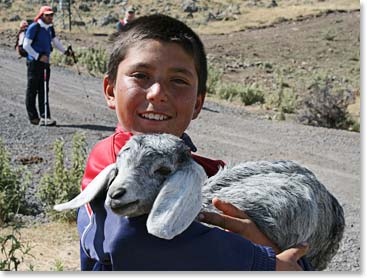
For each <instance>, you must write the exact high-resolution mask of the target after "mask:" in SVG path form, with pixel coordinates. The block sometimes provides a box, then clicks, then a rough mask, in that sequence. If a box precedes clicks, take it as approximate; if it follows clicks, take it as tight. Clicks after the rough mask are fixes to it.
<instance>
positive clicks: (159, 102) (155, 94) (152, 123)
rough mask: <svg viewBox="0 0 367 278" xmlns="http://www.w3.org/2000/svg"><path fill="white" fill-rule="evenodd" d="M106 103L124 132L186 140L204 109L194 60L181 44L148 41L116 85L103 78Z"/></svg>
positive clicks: (129, 58)
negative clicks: (198, 93) (172, 135)
mask: <svg viewBox="0 0 367 278" xmlns="http://www.w3.org/2000/svg"><path fill="white" fill-rule="evenodd" d="M104 89H105V96H106V100H107V103H108V105H109V107H110V108H112V109H115V110H116V114H117V117H118V119H119V122H120V124H121V125H122V127H123V129H124V130H125V131H128V132H132V133H134V134H137V133H163V132H164V133H170V134H174V135H176V136H181V135H182V133H183V132H184V131H185V130H186V128H187V127H188V125H189V124H190V122H191V120H192V119H195V118H196V117H197V116H198V114H199V112H200V110H201V108H202V105H203V101H204V96H203V95H199V96H198V95H197V89H198V75H197V71H196V68H195V64H194V60H193V58H192V57H191V56H190V55H189V54H187V53H186V52H185V51H184V50H183V49H182V48H181V46H179V45H178V44H176V43H166V42H161V41H157V40H143V41H141V42H140V43H138V44H136V45H134V46H131V47H130V48H129V50H128V51H127V54H126V57H125V59H123V60H122V62H121V63H120V65H119V67H118V72H117V79H116V84H115V86H113V85H112V84H109V82H108V77H105V80H104Z"/></svg>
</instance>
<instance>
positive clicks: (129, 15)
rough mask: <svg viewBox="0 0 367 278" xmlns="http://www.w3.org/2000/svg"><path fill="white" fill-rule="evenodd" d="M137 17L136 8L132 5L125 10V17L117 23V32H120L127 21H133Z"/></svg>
mask: <svg viewBox="0 0 367 278" xmlns="http://www.w3.org/2000/svg"><path fill="white" fill-rule="evenodd" d="M134 19H135V8H134V7H132V6H130V7H128V8H127V9H126V11H125V17H124V18H123V19H120V20H119V21H118V22H117V24H116V29H117V32H120V31H121V29H122V27H123V26H124V25H126V24H127V23H129V22H131V21H133V20H134Z"/></svg>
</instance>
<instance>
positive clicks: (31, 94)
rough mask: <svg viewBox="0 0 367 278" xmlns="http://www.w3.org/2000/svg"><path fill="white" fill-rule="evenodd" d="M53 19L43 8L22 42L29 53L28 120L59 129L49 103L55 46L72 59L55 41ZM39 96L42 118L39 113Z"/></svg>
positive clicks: (47, 7)
mask: <svg viewBox="0 0 367 278" xmlns="http://www.w3.org/2000/svg"><path fill="white" fill-rule="evenodd" d="M53 15H54V12H53V10H52V8H51V7H49V6H43V7H41V9H40V11H39V13H38V15H37V16H36V17H35V19H34V22H33V23H32V24H31V25H29V27H28V29H27V32H26V35H25V39H24V42H23V47H24V49H25V50H26V51H27V53H28V56H27V78H28V83H27V91H26V100H25V103H26V108H27V113H28V118H29V120H30V122H31V124H34V125H38V124H40V125H56V121H55V120H53V119H51V113H50V107H49V101H48V92H49V80H50V73H51V70H50V54H51V51H52V44H53V46H54V47H56V48H57V49H58V50H59V51H60V52H62V53H63V54H65V55H67V56H70V55H71V53H69V51H68V50H66V49H65V48H64V47H63V45H62V44H61V42H60V40H59V39H58V38H57V37H56V34H55V30H54V28H53V26H52V21H53ZM45 90H46V92H45ZM37 94H38V108H39V114H38V112H37V109H36V97H37Z"/></svg>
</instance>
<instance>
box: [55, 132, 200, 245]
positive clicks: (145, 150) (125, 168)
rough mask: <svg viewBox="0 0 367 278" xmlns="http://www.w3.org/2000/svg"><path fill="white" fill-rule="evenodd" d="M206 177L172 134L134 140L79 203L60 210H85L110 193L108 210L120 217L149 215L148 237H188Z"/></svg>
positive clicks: (127, 144)
mask: <svg viewBox="0 0 367 278" xmlns="http://www.w3.org/2000/svg"><path fill="white" fill-rule="evenodd" d="M205 179H206V174H205V172H204V170H203V169H202V167H201V166H199V165H198V164H197V163H195V162H194V161H193V160H192V158H191V155H190V149H189V148H188V147H187V146H186V145H185V143H184V142H183V141H182V140H181V139H179V138H177V137H175V136H173V135H168V134H145V135H136V136H133V137H132V138H131V139H130V140H129V141H128V142H127V143H126V145H125V146H124V147H123V148H122V149H121V151H120V152H119V154H118V157H117V159H116V163H114V164H111V165H109V166H107V167H106V168H105V169H104V170H103V171H101V172H100V174H99V175H98V176H97V177H96V178H95V179H94V180H93V181H92V182H91V183H90V184H89V185H88V186H87V188H86V189H85V190H84V191H82V192H81V193H80V194H79V195H78V196H77V197H75V198H74V199H73V200H71V201H70V202H68V203H65V204H60V205H56V206H55V207H54V208H55V209H56V210H64V209H72V208H77V207H80V206H82V205H84V204H86V203H88V202H90V201H92V200H93V199H94V198H95V197H96V196H97V195H98V194H99V193H100V192H102V191H103V189H107V196H106V199H105V205H106V206H107V207H110V208H111V210H112V211H113V212H114V213H116V214H120V215H124V216H129V217H134V216H139V215H143V214H148V213H149V217H148V220H147V228H148V232H149V233H151V234H154V235H156V236H159V237H161V238H166V239H170V238H173V237H174V236H175V235H177V234H179V233H181V232H182V231H184V230H185V229H186V228H187V227H188V225H190V223H191V222H192V221H193V220H194V218H195V217H196V215H197V214H198V213H199V211H200V208H201V186H202V184H203V183H204V181H205Z"/></svg>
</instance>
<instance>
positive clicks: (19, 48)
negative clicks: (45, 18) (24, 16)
mask: <svg viewBox="0 0 367 278" xmlns="http://www.w3.org/2000/svg"><path fill="white" fill-rule="evenodd" d="M27 29H28V28H25V29H24V30H20V31H19V32H18V34H17V39H16V43H15V47H14V48H15V49H16V51H17V53H18V55H19V58H22V57H27V56H28V53H27V51H26V50H25V49H24V48H23V41H24V38H25V34H26V32H27ZM40 29H41V25H39V24H38V23H37V29H36V33H35V34H34V38H33V41H32V42H35V41H36V39H37V36H38V33H39V31H40ZM22 33H23V39H22V40H21V41H20V40H19V37H20V35H21V34H22ZM51 33H52V36H53V37H54V36H55V29H54V27H53V26H51ZM52 50H53V48H52V45H51V51H52Z"/></svg>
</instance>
